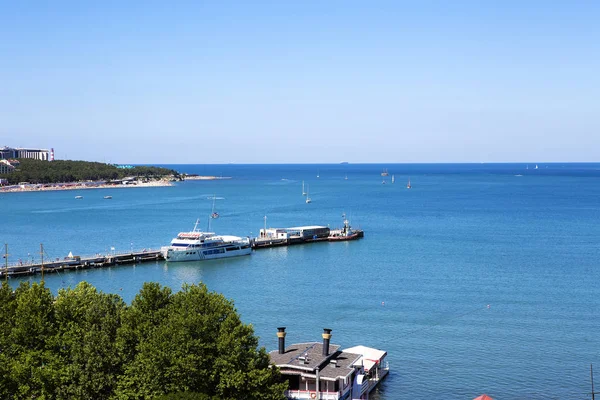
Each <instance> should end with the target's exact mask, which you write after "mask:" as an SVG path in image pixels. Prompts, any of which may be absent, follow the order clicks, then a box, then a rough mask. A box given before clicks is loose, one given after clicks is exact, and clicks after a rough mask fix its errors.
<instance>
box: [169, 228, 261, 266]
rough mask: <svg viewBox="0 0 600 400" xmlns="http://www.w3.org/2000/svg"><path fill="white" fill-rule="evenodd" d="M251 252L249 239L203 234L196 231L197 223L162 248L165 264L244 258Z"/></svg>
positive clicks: (212, 233) (209, 233) (210, 233)
mask: <svg viewBox="0 0 600 400" xmlns="http://www.w3.org/2000/svg"><path fill="white" fill-rule="evenodd" d="M251 252H252V247H251V246H250V239H249V238H242V237H239V236H231V235H217V234H215V233H214V232H203V231H201V230H199V229H198V221H196V224H195V225H194V229H193V230H192V231H189V232H180V233H179V234H178V235H177V237H175V238H173V240H171V244H170V245H169V246H167V247H163V248H162V253H163V256H164V258H165V260H167V262H177V261H203V260H214V259H219V258H227V257H236V256H245V255H249V254H250V253H251Z"/></svg>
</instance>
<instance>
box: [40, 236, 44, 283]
mask: <svg viewBox="0 0 600 400" xmlns="http://www.w3.org/2000/svg"><path fill="white" fill-rule="evenodd" d="M40 256H41V259H42V282H44V245H43V244H42V243H40Z"/></svg>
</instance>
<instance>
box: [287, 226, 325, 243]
mask: <svg viewBox="0 0 600 400" xmlns="http://www.w3.org/2000/svg"><path fill="white" fill-rule="evenodd" d="M286 230H287V232H288V234H289V235H290V237H291V236H299V237H301V238H302V239H304V240H310V239H326V238H327V237H328V236H329V232H330V229H329V228H328V227H326V226H313V225H311V226H296V227H293V228H286Z"/></svg>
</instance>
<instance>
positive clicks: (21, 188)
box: [0, 180, 173, 193]
mask: <svg viewBox="0 0 600 400" xmlns="http://www.w3.org/2000/svg"><path fill="white" fill-rule="evenodd" d="M164 186H173V183H172V182H171V181H169V180H159V181H150V182H136V183H129V184H125V185H124V184H118V185H115V184H106V183H102V184H89V183H87V184H86V183H56V184H29V185H16V187H15V185H13V186H5V187H0V193H21V192H50V191H59V190H81V189H85V190H87V189H124V188H136V187H164Z"/></svg>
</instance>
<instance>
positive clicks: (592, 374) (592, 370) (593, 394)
mask: <svg viewBox="0 0 600 400" xmlns="http://www.w3.org/2000/svg"><path fill="white" fill-rule="evenodd" d="M590 378H591V379H592V400H595V395H596V392H594V369H593V366H592V364H590Z"/></svg>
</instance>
